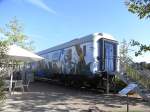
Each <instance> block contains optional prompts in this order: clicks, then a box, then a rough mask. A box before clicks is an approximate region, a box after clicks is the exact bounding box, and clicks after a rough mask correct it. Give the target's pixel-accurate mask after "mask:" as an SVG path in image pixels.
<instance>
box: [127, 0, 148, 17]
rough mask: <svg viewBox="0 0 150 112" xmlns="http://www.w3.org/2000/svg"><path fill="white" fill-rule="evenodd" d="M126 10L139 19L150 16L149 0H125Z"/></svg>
mask: <svg viewBox="0 0 150 112" xmlns="http://www.w3.org/2000/svg"><path fill="white" fill-rule="evenodd" d="M126 5H127V6H128V10H129V11H130V12H132V13H133V14H136V15H137V16H138V17H139V18H140V19H142V18H150V0H127V1H126Z"/></svg>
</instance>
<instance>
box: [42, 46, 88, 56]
mask: <svg viewBox="0 0 150 112" xmlns="http://www.w3.org/2000/svg"><path fill="white" fill-rule="evenodd" d="M82 51H83V55H84V56H86V45H84V46H83V48H82ZM59 53H60V52H56V53H54V54H53V55H52V58H54V57H55V58H56V57H59ZM43 57H45V58H49V56H48V54H47V55H45V56H43Z"/></svg>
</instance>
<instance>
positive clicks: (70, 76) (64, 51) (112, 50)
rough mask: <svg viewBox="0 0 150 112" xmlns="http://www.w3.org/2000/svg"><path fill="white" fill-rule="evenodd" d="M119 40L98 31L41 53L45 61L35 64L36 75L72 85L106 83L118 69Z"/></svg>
mask: <svg viewBox="0 0 150 112" xmlns="http://www.w3.org/2000/svg"><path fill="white" fill-rule="evenodd" d="M117 44H118V42H117V41H116V40H115V39H114V38H113V37H112V36H111V35H108V34H105V33H94V34H90V35H88V36H85V37H82V38H77V39H74V40H72V41H69V42H66V43H64V44H61V45H58V46H55V47H52V48H49V49H46V50H43V51H40V52H38V53H37V54H38V55H40V56H42V57H44V58H45V60H43V61H40V62H36V63H34V64H33V67H32V68H33V69H34V71H35V76H36V77H45V78H49V79H58V80H60V81H62V82H63V83H65V84H70V85H80V86H83V85H90V86H91V85H92V86H94V87H97V86H98V85H99V84H101V86H104V79H105V76H106V74H107V75H109V76H110V80H111V79H112V77H114V75H115V72H116V70H117V60H116V56H117Z"/></svg>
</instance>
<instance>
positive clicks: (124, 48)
mask: <svg viewBox="0 0 150 112" xmlns="http://www.w3.org/2000/svg"><path fill="white" fill-rule="evenodd" d="M128 50H129V43H127V41H126V40H123V41H122V42H121V44H120V49H119V55H120V61H121V62H123V63H130V62H131V60H132V59H131V57H130V56H129V55H128Z"/></svg>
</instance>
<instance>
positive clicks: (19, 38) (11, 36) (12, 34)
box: [0, 17, 33, 50]
mask: <svg viewBox="0 0 150 112" xmlns="http://www.w3.org/2000/svg"><path fill="white" fill-rule="evenodd" d="M23 30H24V29H23V25H22V24H21V23H20V22H19V21H18V19H17V18H16V17H14V18H13V19H12V20H10V21H9V23H8V24H6V25H5V28H0V33H2V34H3V35H4V36H5V37H6V41H7V42H8V44H9V45H12V44H16V45H18V46H21V47H22V48H25V49H28V50H33V42H32V41H30V40H29V38H28V36H27V35H25V34H24V32H23Z"/></svg>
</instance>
